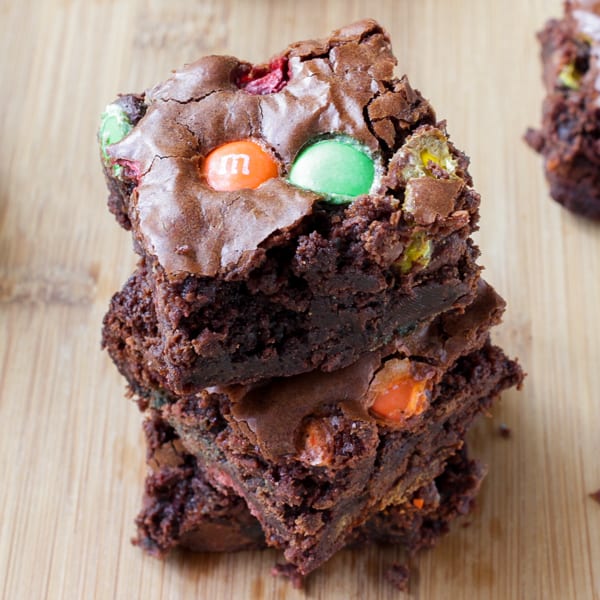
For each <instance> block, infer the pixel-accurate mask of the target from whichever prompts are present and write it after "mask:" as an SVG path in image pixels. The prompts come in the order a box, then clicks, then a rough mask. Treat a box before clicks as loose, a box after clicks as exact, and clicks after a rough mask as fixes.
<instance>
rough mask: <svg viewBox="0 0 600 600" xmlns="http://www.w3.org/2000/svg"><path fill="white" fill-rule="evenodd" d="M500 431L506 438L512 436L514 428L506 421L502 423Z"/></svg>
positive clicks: (499, 427)
mask: <svg viewBox="0 0 600 600" xmlns="http://www.w3.org/2000/svg"><path fill="white" fill-rule="evenodd" d="M498 433H499V434H500V435H501V436H502V437H503V438H504V439H506V440H508V439H510V438H511V437H512V429H511V428H510V427H509V426H508V425H507V424H506V423H500V425H499V426H498Z"/></svg>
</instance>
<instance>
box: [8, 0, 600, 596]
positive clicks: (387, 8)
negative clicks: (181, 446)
mask: <svg viewBox="0 0 600 600" xmlns="http://www.w3.org/2000/svg"><path fill="white" fill-rule="evenodd" d="M559 12H560V1H559V0H420V1H418V2H417V1H414V0H412V1H411V0H385V1H380V2H367V1H366V0H364V1H363V0H355V1H352V2H350V1H344V0H339V1H338V0H331V1H327V0H307V1H299V0H297V1H294V2H292V1H290V0H273V1H267V0H264V1H261V0H254V1H250V0H244V1H242V0H238V1H237V2H236V1H234V0H213V1H201V0H196V1H195V2H190V1H188V0H169V1H167V0H164V1H160V0H131V1H116V0H115V1H109V0H95V1H92V0H88V1H83V0H82V1H77V0H38V1H34V0H29V1H26V0H21V1H18V2H17V1H16V0H12V1H11V0H1V1H0V53H1V56H2V58H1V59H0V60H1V65H2V71H1V78H0V81H1V84H0V85H1V86H2V96H1V98H2V103H1V109H0V139H1V140H2V146H1V148H0V320H1V330H0V331H1V332H2V333H1V338H0V369H1V370H0V390H1V397H0V465H1V466H0V482H1V484H0V485H1V486H2V492H1V499H0V591H1V592H2V594H3V598H6V599H11V600H12V599H16V598H19V599H21V598H27V599H30V598H31V599H37V598H53V599H54V598H56V599H64V598H69V599H70V598H74V599H78V600H79V599H83V598H86V599H87V598H127V599H134V598H144V599H153V598H202V599H233V600H239V599H243V598H249V599H252V600H258V599H262V598H265V599H284V598H285V599H290V600H291V599H296V598H302V597H303V593H302V592H299V591H296V590H294V589H292V588H291V586H290V585H288V584H287V583H286V582H284V581H282V580H278V579H274V578H272V577H271V576H270V574H269V571H270V567H271V565H272V564H273V563H274V561H275V560H276V558H277V554H276V553H275V552H272V551H268V552H263V553H242V554H237V555H228V556H216V555H198V556H192V555H184V554H177V555H174V556H173V557H172V558H171V559H169V560H168V561H166V562H159V561H157V560H154V559H151V558H148V557H146V556H144V555H143V554H142V552H141V551H140V550H139V549H137V548H135V547H133V546H131V545H130V543H129V540H130V538H131V536H132V535H133V533H134V527H133V523H132V520H133V517H134V516H135V514H136V511H137V509H138V507H139V503H140V496H141V491H142V480H143V476H144V465H143V459H144V449H143V442H142V437H141V432H140V422H141V416H140V414H139V413H138V412H137V411H136V409H135V407H134V406H133V404H132V403H130V402H128V401H126V400H125V399H124V398H123V392H124V385H123V381H122V379H121V378H120V377H119V376H118V374H117V372H116V370H115V368H114V367H113V365H112V364H111V363H110V361H109V359H108V357H107V356H106V354H103V353H101V352H100V346H99V343H100V342H99V332H100V323H101V320H102V315H103V313H104V311H105V310H106V307H107V303H108V301H109V299H110V296H111V294H112V293H113V292H114V291H116V290H117V289H118V288H119V287H120V286H121V285H122V283H123V282H124V281H125V279H126V278H127V276H128V275H129V273H130V272H131V271H132V269H133V266H134V262H135V258H134V255H133V253H132V251H131V242H130V237H129V235H128V234H127V233H125V232H124V231H122V230H120V229H119V228H118V227H117V226H116V224H115V222H114V220H113V219H112V217H111V215H109V213H108V211H107V210H106V208H105V205H104V200H105V195H106V192H105V188H104V182H103V180H102V176H101V173H100V167H99V164H98V163H99V161H98V152H97V148H96V143H95V130H96V127H97V125H98V117H99V114H100V112H101V111H102V109H103V107H104V105H105V104H106V103H107V102H108V101H110V100H111V99H112V98H113V97H114V96H115V94H116V93H117V92H119V91H131V90H142V89H144V88H145V87H146V86H149V85H151V84H153V83H154V82H157V81H159V80H161V79H164V78H165V77H166V76H167V75H168V73H169V71H170V69H171V68H174V67H178V66H181V65H182V64H183V63H184V62H186V61H188V62H189V61H190V60H192V59H194V58H196V57H198V56H200V55H203V54H207V53H230V54H233V55H237V56H240V57H244V58H246V59H248V60H250V61H258V62H260V61H262V60H264V59H266V58H268V57H269V56H271V55H272V54H274V53H276V52H277V51H278V50H280V49H281V48H283V47H285V45H286V44H287V43H288V42H289V41H292V40H296V39H303V38H306V37H315V36H317V37H318V36H324V35H326V34H327V33H328V32H329V31H330V30H331V29H333V28H335V27H338V26H340V25H342V24H344V23H346V22H350V21H353V20H356V19H358V18H360V17H363V16H373V17H375V18H377V19H379V20H380V21H381V22H382V23H383V24H385V25H386V27H387V28H388V29H389V31H390V33H391V36H392V39H393V42H394V48H395V52H396V54H397V56H398V59H399V66H398V71H399V72H407V73H409V74H410V76H411V81H412V83H413V84H414V85H415V86H416V87H418V88H420V89H421V90H422V91H423V92H424V93H425V95H426V96H427V97H429V98H430V99H431V100H432V102H433V104H434V106H435V107H436V108H437V110H438V115H439V116H440V117H441V118H447V119H448V123H449V129H450V131H451V133H452V136H453V139H454V141H455V142H456V143H457V145H458V146H459V147H460V148H463V149H465V150H466V151H467V152H468V153H469V154H470V156H471V157H472V159H473V163H472V173H473V175H474V178H475V182H476V186H477V188H478V190H479V191H480V192H481V194H482V196H483V203H482V206H481V231H480V232H479V233H478V235H477V238H478V241H479V243H480V245H481V249H482V252H483V256H482V263H483V264H485V266H486V271H485V276H486V278H487V279H488V280H489V281H491V282H492V283H493V284H494V285H495V286H496V287H497V289H498V290H499V291H500V292H501V293H502V294H503V295H504V296H505V297H506V298H507V300H508V303H509V308H508V311H507V313H506V317H505V321H504V324H503V325H502V326H501V327H500V328H499V329H498V331H497V333H496V334H495V339H496V340H497V341H498V342H499V343H501V344H502V345H503V346H504V347H505V348H506V349H507V351H508V352H509V353H510V354H512V355H518V356H519V357H520V359H521V361H522V364H523V365H524V367H525V369H526V370H527V371H528V372H529V377H528V378H527V382H526V385H525V389H524V390H523V392H522V393H517V392H512V391H511V392H509V393H507V394H505V395H504V398H503V401H502V403H501V404H500V405H499V406H498V407H497V408H496V409H495V410H494V413H493V415H492V417H491V418H490V419H488V420H485V421H483V422H481V423H480V424H479V425H478V426H477V427H476V429H475V431H474V432H473V435H472V436H471V438H472V447H473V450H474V454H475V455H476V456H478V457H481V458H482V459H483V460H484V461H485V462H486V463H487V464H488V465H489V467H490V474H489V476H488V478H487V480H486V482H485V484H484V487H483V491H482V494H481V500H480V502H479V507H478V509H477V510H476V512H475V513H474V514H473V516H472V518H470V523H471V525H470V527H468V528H461V527H455V528H454V531H453V533H452V534H451V535H450V536H448V537H446V538H445V539H444V540H443V541H442V542H441V543H440V544H439V546H438V547H437V548H436V549H435V550H433V551H431V552H426V553H424V554H422V555H421V556H420V557H419V558H417V559H416V560H415V561H414V566H415V567H416V568H417V569H418V573H419V574H418V577H414V578H413V581H412V592H413V595H414V597H415V598H434V599H438V598H440V599H446V598H451V599H453V600H460V599H463V598H464V599H473V598H490V599H502V600H505V599H521V598H523V599H531V598H543V599H544V600H546V599H559V600H564V599H569V598H576V599H577V600H580V599H590V598H596V599H598V598H600V505H599V504H597V503H596V502H594V501H593V500H592V499H591V498H590V497H589V493H590V492H593V491H594V490H596V489H598V488H600V465H599V460H598V458H599V456H600V397H599V394H598V389H600V325H599V308H600V302H599V289H600V285H599V282H600V226H598V225H596V226H594V225H592V224H590V223H586V222H583V221H582V220H580V219H577V218H574V217H573V216H571V215H570V214H567V213H566V212H565V211H564V210H562V209H561V208H560V207H558V206H557V205H556V204H554V203H553V202H551V201H550V200H549V198H548V194H547V188H546V185H545V183H544V180H543V177H542V172H541V165H540V161H539V159H538V157H537V156H535V155H534V154H533V153H532V152H530V151H529V150H528V149H527V148H526V147H525V145H524V144H523V142H522V140H521V136H522V134H523V132H524V130H525V128H526V127H527V126H528V125H531V124H536V123H537V122H538V119H539V115H540V101H541V97H542V90H541V85H540V69H539V64H538V48H537V45H536V42H535V39H534V32H535V30H536V29H538V28H539V27H540V25H541V24H542V23H543V22H544V20H545V19H546V18H548V17H549V16H551V15H558V14H559ZM501 423H506V424H507V425H508V426H509V427H510V428H511V430H512V437H511V438H510V439H504V438H503V437H501V436H500V435H499V434H498V427H499V425H500V424H501ZM394 560H400V561H401V560H403V555H402V553H401V552H400V551H398V550H397V549H377V548H371V549H368V550H365V551H361V552H351V551H346V552H343V553H341V554H340V555H338V556H337V557H335V558H334V559H333V560H331V561H330V563H328V564H327V565H326V566H325V567H324V568H323V569H321V570H320V571H319V572H318V573H317V574H315V575H314V576H313V577H312V578H311V579H310V582H309V585H308V590H307V592H306V595H307V596H308V597H309V598H323V599H327V600H337V599H340V600H341V599H344V600H346V599H351V598H356V599H361V600H362V599H375V598H377V599H384V598H398V597H402V594H400V593H399V592H397V591H395V590H393V589H392V588H391V587H390V586H389V585H388V584H386V583H385V582H383V581H382V573H383V571H384V569H385V567H386V565H388V564H389V563H390V562H391V561H394Z"/></svg>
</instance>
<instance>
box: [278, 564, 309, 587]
mask: <svg viewBox="0 0 600 600" xmlns="http://www.w3.org/2000/svg"><path fill="white" fill-rule="evenodd" d="M271 575H273V577H285V578H286V579H289V581H290V582H291V584H292V585H293V586H294V588H296V589H297V590H300V589H302V587H303V586H304V576H303V575H301V574H300V572H299V571H298V569H297V568H296V566H295V565H291V564H280V563H277V564H276V565H275V566H274V567H273V569H272V570H271Z"/></svg>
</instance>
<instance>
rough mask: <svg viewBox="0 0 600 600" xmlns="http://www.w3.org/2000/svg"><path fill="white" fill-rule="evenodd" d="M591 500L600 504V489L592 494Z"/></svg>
mask: <svg viewBox="0 0 600 600" xmlns="http://www.w3.org/2000/svg"><path fill="white" fill-rule="evenodd" d="M590 498H593V499H594V500H595V501H596V502H597V503H598V504H600V489H597V490H596V491H595V492H592V493H591V494H590Z"/></svg>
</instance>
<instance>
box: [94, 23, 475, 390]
mask: <svg viewBox="0 0 600 600" xmlns="http://www.w3.org/2000/svg"><path fill="white" fill-rule="evenodd" d="M395 62H396V59H395V57H394V56H393V54H392V52H391V45H390V41H389V37H388V36H387V34H386V33H385V32H384V30H383V29H382V28H381V27H380V26H379V25H378V24H376V23H375V22H373V21H369V20H367V21H362V22H360V23H357V24H355V25H351V26H349V27H346V28H343V29H340V30H338V31H336V32H334V33H333V34H332V36H331V37H330V38H328V39H326V40H318V41H309V42H300V43H297V44H292V45H291V46H289V47H288V48H287V49H286V50H284V51H283V52H282V53H281V54H280V55H279V56H278V57H277V58H276V59H274V60H273V61H272V62H271V63H270V65H269V66H265V67H251V66H250V65H248V64H247V63H244V62H242V61H239V60H237V59H235V58H232V57H215V56H210V57H205V58H202V59H200V60H198V61H197V62H195V63H192V64H191V65H189V66H187V67H185V68H184V69H182V70H179V71H176V72H175V73H174V75H173V76H172V77H171V78H170V79H168V80H167V81H166V82H164V83H162V84H159V85H158V86H156V87H154V88H153V89H151V90H149V91H147V92H146V93H144V94H139V95H129V96H124V97H122V98H120V99H119V100H117V101H116V102H115V103H113V104H112V105H110V106H109V107H108V108H107V112H106V113H105V115H108V116H107V117H106V118H105V122H108V123H113V124H114V123H120V124H121V126H122V133H123V134H125V132H127V134H126V135H125V137H124V138H123V139H121V140H120V141H118V142H117V143H113V144H107V145H104V146H103V160H104V163H105V167H104V168H105V173H106V176H107V179H108V186H109V189H110V198H109V205H110V207H111V210H113V212H114V213H115V214H116V215H117V218H118V220H119V221H120V222H121V223H122V224H124V225H125V226H126V227H131V229H132V233H133V237H134V243H135V248H136V250H137V251H138V252H139V253H140V255H141V256H142V258H143V260H144V262H145V270H144V272H145V277H147V279H148V290H149V293H150V294H151V295H152V298H153V302H154V307H155V308H154V309H155V312H156V316H157V326H158V335H157V338H156V344H157V346H156V352H155V360H156V361H157V362H160V369H157V370H156V371H155V375H156V376H157V377H158V383H159V384H160V386H161V387H163V388H165V389H168V390H170V391H171V392H172V393H175V394H188V393H193V392H196V391H199V390H201V389H204V388H205V387H208V386H211V385H217V384H218V385H229V384H236V383H252V382H255V381H259V380H261V379H263V378H265V377H279V376H291V375H296V374H299V373H303V372H310V371H313V370H316V369H319V370H322V371H335V370H336V369H340V368H343V367H346V366H348V365H350V364H352V363H353V362H355V361H356V360H357V359H359V358H360V357H361V356H362V355H364V354H365V353H368V352H372V351H376V350H378V349H380V348H381V347H383V346H384V345H386V344H387V343H388V342H389V341H390V339H391V338H392V337H397V336H399V335H402V334H403V333H404V332H406V331H407V330H409V329H411V328H413V327H414V326H415V325H416V324H418V323H419V322H421V321H423V320H427V319H430V318H432V317H434V316H435V315H437V314H440V313H442V312H445V311H447V310H449V309H451V308H457V307H464V306H465V305H466V304H468V303H469V302H470V301H471V300H472V297H473V291H474V288H475V285H476V281H477V278H478V276H479V267H478V266H477V265H476V263H475V260H476V258H477V256H478V253H479V251H478V249H477V248H476V246H475V245H474V244H473V242H472V240H471V238H470V235H471V233H472V232H473V231H474V230H475V229H476V224H477V220H478V206H479V195H478V194H477V193H476V191H475V190H474V189H473V188H472V180H471V177H470V175H469V173H468V170H467V166H468V159H467V158H466V157H465V156H464V154H462V153H461V152H460V151H459V150H458V149H456V148H455V147H454V146H453V145H452V144H451V142H450V140H449V138H448V134H447V132H446V129H445V124H444V123H439V122H437V120H436V117H435V113H434V111H433V109H432V107H431V106H430V105H429V103H428V102H427V101H426V100H425V99H424V98H423V97H422V96H421V95H420V94H419V93H418V92H417V91H415V90H414V89H413V88H411V86H410V84H409V82H408V80H407V79H406V77H402V78H397V77H395V76H394V75H393V67H394V64H395ZM259 75H261V76H260V77H259ZM264 78H267V79H264ZM269 78H271V79H269ZM269 81H270V82H271V83H270V84H268V82H269ZM257 82H258V83H257ZM102 131H103V130H102ZM105 138H106V139H107V141H113V139H114V138H107V136H106V135H105V136H102V135H101V139H103V140H104V139H105ZM241 142H244V143H249V144H255V145H256V144H257V145H258V146H259V147H260V148H261V149H262V150H261V151H264V152H266V153H267V155H268V156H270V157H271V158H272V159H273V161H274V162H275V163H277V167H276V174H275V176H273V177H270V178H268V179H266V180H265V181H264V182H263V183H261V184H260V185H259V186H258V187H256V188H252V189H247V188H244V189H235V190H220V189H214V186H211V184H210V180H209V178H208V176H207V175H206V173H205V170H206V168H207V167H206V164H207V163H209V161H210V159H211V156H212V153H213V152H215V151H220V149H221V148H223V147H225V146H227V145H228V144H239V143H241ZM323 143H325V144H328V146H326V147H328V148H330V154H331V152H333V154H334V156H333V158H336V154H335V153H336V152H346V151H347V152H350V155H351V156H350V158H349V159H348V160H350V159H351V158H352V157H353V156H354V155H359V156H360V157H361V158H360V160H364V161H367V162H368V163H369V164H370V165H371V168H372V171H373V177H372V184H371V185H370V187H368V189H367V188H365V190H362V191H363V192H364V193H358V194H357V195H356V196H348V195H343V194H341V195H340V194H338V193H336V192H329V191H322V189H321V187H319V186H320V184H321V183H322V182H321V181H317V183H315V184H314V185H313V184H310V183H309V184H306V185H307V186H308V188H307V187H303V185H305V184H304V183H303V180H302V179H301V178H299V176H297V175H294V173H296V172H297V171H298V169H300V170H301V171H302V169H301V167H302V165H300V167H298V163H299V162H302V157H303V156H305V153H306V152H308V151H311V150H314V147H315V146H318V145H319V144H323ZM331 146H333V150H331ZM349 148H350V150H348V149H349ZM248 156H249V155H245V154H239V153H238V154H228V155H226V156H225V162H224V163H223V165H222V167H223V168H224V169H225V171H226V172H229V171H234V170H235V171H236V173H237V174H238V175H239V172H238V171H243V170H244V169H245V168H246V166H247V165H246V164H245V163H244V162H243V160H242V159H243V157H248ZM328 156H329V155H328ZM328 156H326V157H325V158H328ZM329 158H331V157H330V156H329ZM344 160H345V159H344ZM248 164H250V163H248ZM348 164H350V163H348ZM344 165H346V163H343V165H342V167H340V168H344ZM317 166H318V164H317ZM338 167H339V165H338ZM227 170H229V171H227ZM353 170H354V169H352V168H351V166H348V172H347V173H346V174H345V175H346V176H350V175H351V173H352V172H353ZM312 171H316V167H315V166H314V165H313V166H312ZM312 171H311V173H312ZM320 176H321V177H324V175H323V174H322V173H321V175H320ZM312 188H316V190H317V191H315V189H312ZM336 189H337V188H336Z"/></svg>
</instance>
